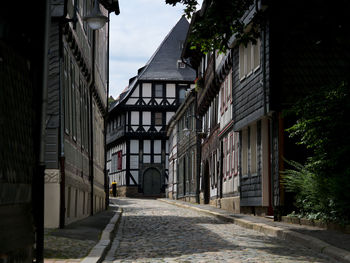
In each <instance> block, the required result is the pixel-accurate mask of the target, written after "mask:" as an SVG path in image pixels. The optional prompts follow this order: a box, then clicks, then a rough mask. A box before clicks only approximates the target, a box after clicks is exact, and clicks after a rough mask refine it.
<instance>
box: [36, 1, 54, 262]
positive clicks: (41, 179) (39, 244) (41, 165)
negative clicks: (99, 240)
mask: <svg viewBox="0 0 350 263" xmlns="http://www.w3.org/2000/svg"><path fill="white" fill-rule="evenodd" d="M43 7H44V11H45V16H44V23H45V25H44V26H43V33H44V34H43V43H42V44H43V46H42V48H43V50H42V53H41V55H42V65H41V67H42V78H41V80H42V83H41V88H42V93H41V96H42V97H41V120H40V146H39V147H40V148H39V151H40V152H39V160H38V161H39V162H38V170H37V178H38V185H37V186H36V189H38V192H37V193H36V196H40V197H41V198H38V200H35V199H34V200H35V202H37V203H36V206H37V207H38V210H37V211H38V212H39V213H38V214H37V215H36V227H37V229H36V262H44V199H45V135H46V109H47V83H48V71H47V68H48V45H49V28H50V17H51V16H50V8H49V3H48V2H47V1H45V2H44V3H43Z"/></svg>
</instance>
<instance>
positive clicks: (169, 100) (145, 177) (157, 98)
mask: <svg viewBox="0 0 350 263" xmlns="http://www.w3.org/2000/svg"><path fill="white" fill-rule="evenodd" d="M188 27H189V23H188V21H187V20H186V18H185V17H184V16H183V17H182V18H181V19H180V20H179V21H178V22H177V24H176V25H175V26H174V27H173V29H172V30H171V31H170V32H169V34H168V35H167V36H166V37H165V39H164V40H163V42H162V43H161V45H160V46H159V47H158V49H157V50H156V52H155V53H154V54H153V56H152V57H151V58H150V60H149V61H148V62H147V63H146V65H145V66H144V67H142V68H140V69H139V70H138V74H137V76H135V77H133V78H131V79H130V81H129V86H128V88H127V90H126V91H125V92H124V93H122V94H121V95H120V97H119V99H118V100H117V101H116V103H114V104H113V105H112V106H111V109H110V110H109V117H108V126H107V150H108V152H107V170H108V176H109V179H110V182H113V181H115V182H116V183H117V189H118V195H121V196H135V195H147V196H158V195H161V194H163V193H165V186H166V184H167V178H168V156H169V149H168V142H167V140H168V137H167V135H166V125H167V123H168V121H169V120H170V119H171V117H172V116H173V115H174V113H175V111H176V110H177V108H178V107H179V105H180V104H181V103H182V102H183V100H184V98H185V92H186V90H188V89H189V87H190V84H193V81H194V79H195V71H194V70H193V69H192V68H190V67H188V66H187V65H186V64H185V63H183V62H182V61H181V52H182V47H183V43H184V41H185V37H186V34H187V30H188Z"/></svg>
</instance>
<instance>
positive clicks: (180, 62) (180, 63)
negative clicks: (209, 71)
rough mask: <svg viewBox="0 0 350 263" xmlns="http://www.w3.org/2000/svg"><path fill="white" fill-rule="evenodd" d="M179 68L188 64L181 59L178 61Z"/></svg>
mask: <svg viewBox="0 0 350 263" xmlns="http://www.w3.org/2000/svg"><path fill="white" fill-rule="evenodd" d="M177 68H186V64H185V63H184V62H182V61H181V60H178V61H177Z"/></svg>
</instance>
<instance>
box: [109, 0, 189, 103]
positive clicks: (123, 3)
mask: <svg viewBox="0 0 350 263" xmlns="http://www.w3.org/2000/svg"><path fill="white" fill-rule="evenodd" d="M119 7H120V14H119V15H118V16H116V15H115V14H114V13H112V14H111V16H110V21H111V29H110V56H109V59H110V61H109V63H110V64H109V67H110V69H109V80H110V85H109V95H112V96H113V97H114V98H117V97H118V96H119V94H120V93H121V92H122V91H123V90H124V89H125V88H126V87H127V86H128V84H129V79H130V78H132V77H134V76H135V75H136V74H137V70H138V69H139V68H141V67H143V66H144V65H145V64H146V63H147V61H148V60H149V58H150V57H151V56H152V55H153V53H154V52H155V51H156V49H157V48H158V46H159V45H160V44H161V42H162V41H163V39H164V38H165V37H166V36H167V34H168V33H169V32H170V30H171V29H172V28H173V27H174V26H175V24H176V23H177V22H178V21H179V20H180V18H181V16H182V15H183V9H184V6H183V5H176V6H175V7H173V6H172V5H167V4H165V0H119Z"/></svg>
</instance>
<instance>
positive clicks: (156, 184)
mask: <svg viewBox="0 0 350 263" xmlns="http://www.w3.org/2000/svg"><path fill="white" fill-rule="evenodd" d="M143 193H144V195H159V194H160V173H159V171H158V170H157V169H155V168H150V169H148V170H147V171H146V172H145V173H144V175H143Z"/></svg>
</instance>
